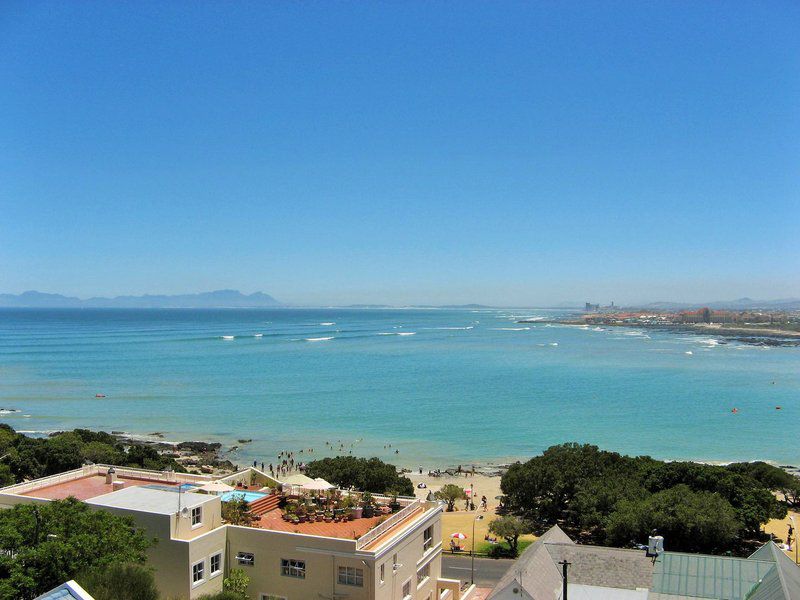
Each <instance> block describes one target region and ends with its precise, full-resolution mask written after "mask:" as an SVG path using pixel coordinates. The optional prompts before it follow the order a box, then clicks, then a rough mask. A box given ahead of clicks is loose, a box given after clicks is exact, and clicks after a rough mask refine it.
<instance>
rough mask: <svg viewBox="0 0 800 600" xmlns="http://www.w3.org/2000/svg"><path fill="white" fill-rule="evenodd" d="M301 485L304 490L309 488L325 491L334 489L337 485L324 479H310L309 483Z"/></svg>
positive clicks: (309, 489)
mask: <svg viewBox="0 0 800 600" xmlns="http://www.w3.org/2000/svg"><path fill="white" fill-rule="evenodd" d="M300 487H301V488H303V489H304V490H308V491H309V492H324V491H326V490H330V489H333V488H334V487H336V486H334V485H331V484H330V483H328V482H327V481H325V480H324V479H322V480H321V481H317V480H312V481H309V482H308V483H304V484H303V485H301V486H300Z"/></svg>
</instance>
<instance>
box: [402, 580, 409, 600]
mask: <svg viewBox="0 0 800 600" xmlns="http://www.w3.org/2000/svg"><path fill="white" fill-rule="evenodd" d="M405 598H411V582H410V581H406V582H405V583H404V584H403V599H404V600H405Z"/></svg>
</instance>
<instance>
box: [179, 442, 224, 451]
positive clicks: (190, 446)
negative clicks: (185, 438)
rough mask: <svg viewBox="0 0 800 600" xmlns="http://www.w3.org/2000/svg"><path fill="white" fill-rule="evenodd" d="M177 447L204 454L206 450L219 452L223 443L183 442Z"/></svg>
mask: <svg viewBox="0 0 800 600" xmlns="http://www.w3.org/2000/svg"><path fill="white" fill-rule="evenodd" d="M176 448H178V450H191V451H192V452H198V453H200V454H204V453H206V452H218V451H219V449H220V448H222V444H220V443H218V442H181V443H180V444H178V445H177V446H176Z"/></svg>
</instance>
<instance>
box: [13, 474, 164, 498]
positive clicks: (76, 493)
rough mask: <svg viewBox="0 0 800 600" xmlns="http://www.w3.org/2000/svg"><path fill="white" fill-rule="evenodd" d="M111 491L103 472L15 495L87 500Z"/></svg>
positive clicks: (138, 482)
mask: <svg viewBox="0 0 800 600" xmlns="http://www.w3.org/2000/svg"><path fill="white" fill-rule="evenodd" d="M145 475H146V474H145ZM117 481H121V482H123V483H124V484H125V488H129V487H137V486H144V485H159V486H163V487H177V485H178V484H177V483H173V482H169V481H159V480H156V479H146V478H145V477H142V478H141V479H139V478H132V477H118V478H117ZM112 491H113V487H112V485H111V484H110V483H106V476H105V473H103V474H97V475H86V476H83V477H76V478H75V479H68V480H66V481H59V482H57V483H53V484H51V485H44V486H42V487H35V488H33V489H31V490H28V491H26V492H21V493H19V494H17V495H19V496H28V497H31V498H44V499H47V500H63V499H64V498H68V497H70V496H72V497H74V498H77V499H78V500H89V499H91V498H96V497H97V496H103V495H105V494H108V493H110V492H112Z"/></svg>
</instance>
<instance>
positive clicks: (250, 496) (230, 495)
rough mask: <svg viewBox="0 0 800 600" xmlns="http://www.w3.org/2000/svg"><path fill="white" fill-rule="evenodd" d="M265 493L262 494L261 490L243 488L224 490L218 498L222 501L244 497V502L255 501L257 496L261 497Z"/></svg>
mask: <svg viewBox="0 0 800 600" xmlns="http://www.w3.org/2000/svg"><path fill="white" fill-rule="evenodd" d="M266 495H267V494H264V493H263V492H245V491H244V490H242V491H238V490H237V491H233V492H225V493H224V494H222V495H221V496H220V499H221V500H222V501H223V502H230V501H231V500H234V499H239V498H244V500H245V501H246V502H255V501H256V500H258V499H259V498H263V497H264V496H266Z"/></svg>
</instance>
